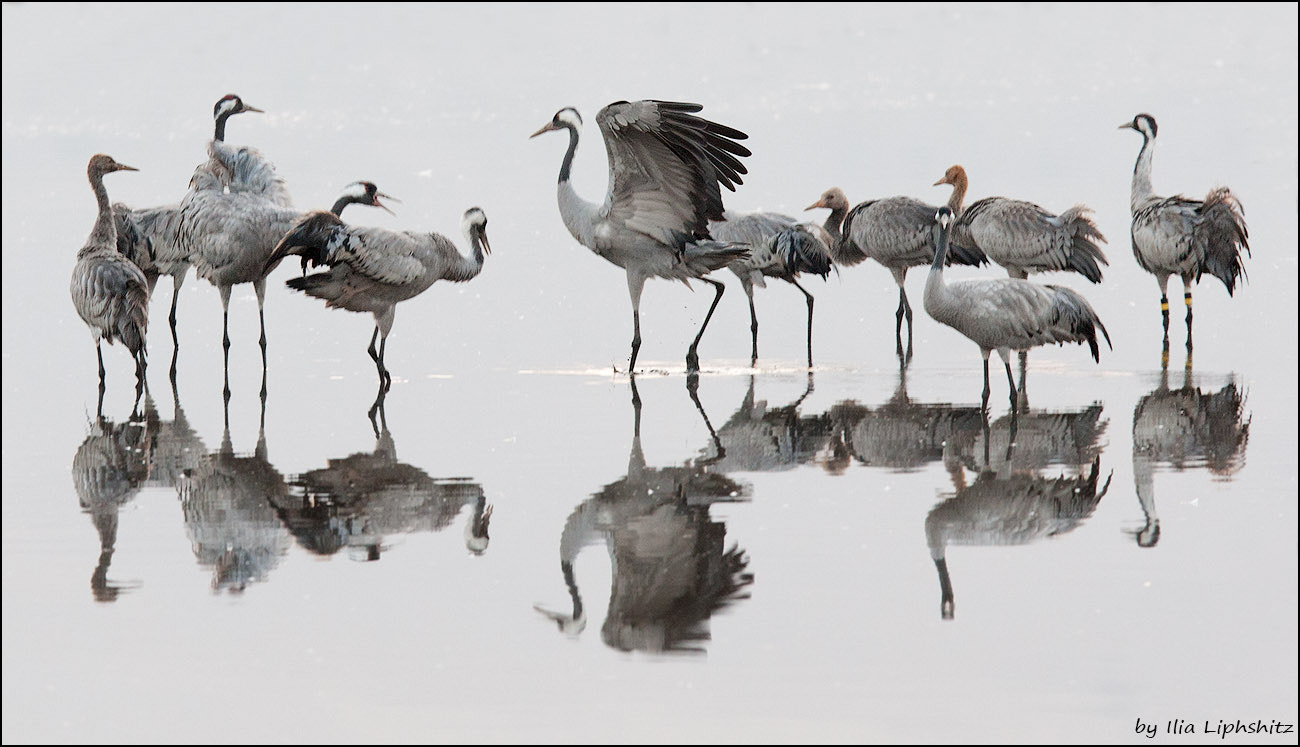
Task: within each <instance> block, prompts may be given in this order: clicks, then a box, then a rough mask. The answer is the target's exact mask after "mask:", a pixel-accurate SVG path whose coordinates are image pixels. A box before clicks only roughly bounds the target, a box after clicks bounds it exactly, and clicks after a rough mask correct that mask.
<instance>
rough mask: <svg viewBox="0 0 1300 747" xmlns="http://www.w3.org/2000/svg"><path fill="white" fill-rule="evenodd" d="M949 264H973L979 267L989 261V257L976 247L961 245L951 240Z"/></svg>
mask: <svg viewBox="0 0 1300 747" xmlns="http://www.w3.org/2000/svg"><path fill="white" fill-rule="evenodd" d="M946 263H947V264H949V265H971V266H973V267H979V266H980V265H986V264H988V263H989V258H988V257H987V256H985V255H984V252H982V251H980V250H979V249H978V248H976V247H968V246H959V245H957V244H953V243H951V242H949V244H948V259H947V262H946Z"/></svg>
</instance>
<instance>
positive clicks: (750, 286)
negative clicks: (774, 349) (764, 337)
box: [740, 277, 758, 368]
mask: <svg viewBox="0 0 1300 747" xmlns="http://www.w3.org/2000/svg"><path fill="white" fill-rule="evenodd" d="M740 287H742V288H744V289H745V297H746V298H748V299H749V335H750V338H751V339H752V340H753V347H752V349H751V351H750V354H749V366H750V368H753V367H754V366H756V365H758V313H757V312H755V311H754V283H753V282H752V281H750V280H749V278H745V277H742V278H741V279H740Z"/></svg>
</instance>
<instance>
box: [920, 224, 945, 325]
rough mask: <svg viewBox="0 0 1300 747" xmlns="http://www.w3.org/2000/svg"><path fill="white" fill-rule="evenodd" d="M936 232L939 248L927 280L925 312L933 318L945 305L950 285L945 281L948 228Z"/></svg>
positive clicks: (937, 228)
mask: <svg viewBox="0 0 1300 747" xmlns="http://www.w3.org/2000/svg"><path fill="white" fill-rule="evenodd" d="M935 230H936V231H938V232H939V236H938V239H939V240H938V241H937V242H936V243H937V244H938V247H937V248H936V249H935V250H934V263H933V264H931V265H930V274H929V276H928V277H926V279H925V310H926V311H927V312H929V313H930V315H931V316H935V311H936V310H937V307H938V306H941V305H943V303H944V301H945V300H946V299H947V294H948V285H947V283H945V282H944V281H943V263H944V260H946V259H947V258H948V227H947V226H943V227H936V229H935ZM935 318H936V319H937V318H938V317H935ZM940 321H942V320H940Z"/></svg>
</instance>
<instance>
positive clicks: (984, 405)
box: [980, 350, 993, 417]
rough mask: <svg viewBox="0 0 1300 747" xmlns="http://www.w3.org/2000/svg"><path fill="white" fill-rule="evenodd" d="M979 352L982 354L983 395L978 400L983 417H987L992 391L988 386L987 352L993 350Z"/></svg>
mask: <svg viewBox="0 0 1300 747" xmlns="http://www.w3.org/2000/svg"><path fill="white" fill-rule="evenodd" d="M980 352H981V353H983V354H984V395H983V397H982V398H981V400H980V409H981V410H983V411H984V414H985V417H987V416H988V411H989V394H991V393H992V392H993V389H992V388H991V387H990V386H989V353H991V352H993V351H992V350H981V351H980Z"/></svg>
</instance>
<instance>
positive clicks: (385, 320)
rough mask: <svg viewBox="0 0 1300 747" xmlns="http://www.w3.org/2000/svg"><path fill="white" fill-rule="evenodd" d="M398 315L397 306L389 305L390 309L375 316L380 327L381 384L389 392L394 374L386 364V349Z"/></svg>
mask: <svg viewBox="0 0 1300 747" xmlns="http://www.w3.org/2000/svg"><path fill="white" fill-rule="evenodd" d="M396 316H397V307H396V306H389V307H388V310H387V311H385V312H384V313H382V314H380V315H378V316H376V317H375V322H376V324H377V325H378V328H379V370H380V384H381V385H382V386H383V387H384V391H385V392H387V391H388V390H389V389H392V388H393V375H392V374H391V373H390V372H389V371H388V366H386V365H384V350H385V349H386V348H387V347H388V333H389V332H392V331H393V319H394V318H396Z"/></svg>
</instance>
